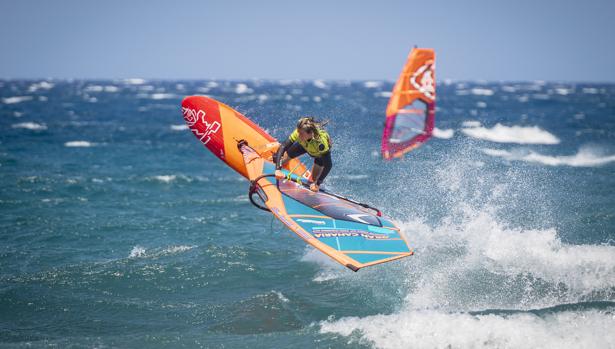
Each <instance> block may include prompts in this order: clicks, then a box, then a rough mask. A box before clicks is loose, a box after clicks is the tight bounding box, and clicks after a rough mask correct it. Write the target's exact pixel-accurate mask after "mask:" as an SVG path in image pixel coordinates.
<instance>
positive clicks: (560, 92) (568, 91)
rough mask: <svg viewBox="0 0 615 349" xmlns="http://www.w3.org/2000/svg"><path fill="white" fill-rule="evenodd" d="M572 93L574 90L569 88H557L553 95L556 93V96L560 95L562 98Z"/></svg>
mask: <svg viewBox="0 0 615 349" xmlns="http://www.w3.org/2000/svg"><path fill="white" fill-rule="evenodd" d="M573 92H574V90H573V89H570V88H564V87H559V88H556V89H555V93H557V94H558V95H562V96H567V95H569V94H571V93H573Z"/></svg>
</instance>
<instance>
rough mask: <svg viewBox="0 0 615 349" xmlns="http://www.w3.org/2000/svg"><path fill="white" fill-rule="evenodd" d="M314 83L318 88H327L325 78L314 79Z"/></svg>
mask: <svg viewBox="0 0 615 349" xmlns="http://www.w3.org/2000/svg"><path fill="white" fill-rule="evenodd" d="M312 83H313V84H314V86H316V87H318V88H323V89H324V88H327V84H326V83H325V82H324V81H323V80H314V81H313V82H312Z"/></svg>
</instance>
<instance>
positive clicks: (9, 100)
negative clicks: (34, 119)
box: [2, 96, 33, 104]
mask: <svg viewBox="0 0 615 349" xmlns="http://www.w3.org/2000/svg"><path fill="white" fill-rule="evenodd" d="M32 98H33V97H32V96H15V97H7V98H2V102H3V103H4V104H15V103H21V102H26V101H30V100H32Z"/></svg>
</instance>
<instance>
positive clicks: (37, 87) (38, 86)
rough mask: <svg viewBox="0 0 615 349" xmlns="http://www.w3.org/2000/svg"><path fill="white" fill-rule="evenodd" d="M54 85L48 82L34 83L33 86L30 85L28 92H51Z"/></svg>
mask: <svg viewBox="0 0 615 349" xmlns="http://www.w3.org/2000/svg"><path fill="white" fill-rule="evenodd" d="M53 86H54V84H52V83H50V82H47V81H41V82H39V83H34V84H32V85H30V86H29V87H28V92H36V91H38V90H50V89H51V88H53Z"/></svg>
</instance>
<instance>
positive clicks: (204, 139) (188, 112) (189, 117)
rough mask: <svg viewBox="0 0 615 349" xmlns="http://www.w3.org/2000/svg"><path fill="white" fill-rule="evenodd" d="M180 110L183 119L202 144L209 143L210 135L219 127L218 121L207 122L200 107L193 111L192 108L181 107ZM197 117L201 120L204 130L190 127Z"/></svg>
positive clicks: (196, 120)
mask: <svg viewBox="0 0 615 349" xmlns="http://www.w3.org/2000/svg"><path fill="white" fill-rule="evenodd" d="M182 112H183V113H184V120H186V123H187V124H188V126H190V129H191V130H192V132H193V133H194V134H195V135H196V137H197V138H198V139H199V140H200V141H201V143H203V144H207V143H209V141H210V140H211V137H210V135H212V134H214V133H216V132H218V130H219V129H220V123H219V122H217V121H214V122H211V123H209V122H207V120H205V116H206V115H207V114H206V113H205V112H204V111H202V110H200V109H199V111H195V110H194V109H190V108H182ZM199 119H200V120H201V122H202V124H203V125H205V130H204V131H203V130H199V129H198V128H196V127H194V128H193V127H192V126H194V124H196V123H197V122H198V121H199Z"/></svg>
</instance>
